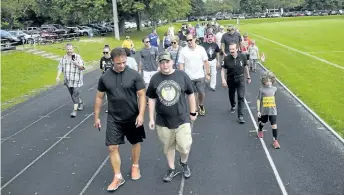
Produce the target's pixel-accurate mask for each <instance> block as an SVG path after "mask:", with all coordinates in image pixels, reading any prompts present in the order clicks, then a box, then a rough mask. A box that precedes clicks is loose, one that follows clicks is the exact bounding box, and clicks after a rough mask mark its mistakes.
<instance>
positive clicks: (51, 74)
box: [1, 16, 344, 136]
mask: <svg viewBox="0 0 344 195" xmlns="http://www.w3.org/2000/svg"><path fill="white" fill-rule="evenodd" d="M195 23H196V22H193V24H195ZM235 23H236V21H235V20H231V21H220V24H222V25H228V24H235ZM174 25H175V28H176V29H179V27H180V25H181V23H176V24H174ZM238 27H239V29H240V31H241V32H248V33H249V36H250V37H251V39H255V40H256V42H257V44H258V46H259V48H260V51H261V52H264V53H265V56H266V58H267V61H266V62H265V64H264V65H265V66H266V67H267V68H269V69H271V70H272V71H273V72H274V73H275V74H276V75H277V76H278V78H279V79H280V80H281V81H282V82H283V83H285V84H286V85H287V86H288V88H289V89H291V90H292V91H293V92H294V93H295V94H296V95H297V96H298V97H299V98H301V99H302V100H303V101H304V102H305V103H306V104H307V105H308V106H310V107H311V108H312V109H313V110H314V111H315V112H316V113H317V114H319V115H320V116H321V117H322V118H323V119H324V120H325V121H326V122H328V123H329V124H330V125H331V126H332V127H333V128H334V129H335V130H336V131H337V132H339V134H341V135H342V136H344V114H342V110H344V85H343V83H344V70H342V69H340V68H336V67H333V66H331V65H329V64H327V63H324V62H321V61H319V60H316V59H314V58H311V57H309V56H306V55H304V54H302V53H299V52H296V51H293V50H289V49H287V48H285V47H283V46H280V45H278V44H276V43H272V42H270V41H267V40H266V39H269V40H272V41H275V42H278V43H280V44H283V45H286V46H289V47H292V48H294V49H297V50H299V51H302V52H308V53H309V54H311V55H313V56H316V57H319V58H322V59H324V60H327V61H329V62H332V63H335V64H337V65H339V66H344V39H343V38H342V36H341V35H342V34H343V31H344V16H328V17H326V16H320V17H296V18H274V19H248V20H240V25H238ZM166 30H167V27H166V26H163V27H159V28H158V34H159V35H160V37H162V35H163V33H164V32H165V31H166ZM149 32H150V29H146V30H144V31H143V32H133V33H130V34H129V35H130V36H131V37H132V39H133V40H134V42H135V46H136V49H137V50H139V49H140V48H142V45H143V44H142V42H141V39H142V38H143V37H144V36H146V35H147V34H148V33H149ZM124 36H125V35H124ZM259 36H262V37H264V38H266V39H263V38H261V37H259ZM122 38H123V37H122ZM93 39H97V40H98V42H86V41H85V40H90V39H88V38H84V39H82V40H81V41H79V42H74V44H75V45H76V46H78V48H79V50H80V54H81V55H82V57H83V58H84V60H85V61H92V60H98V59H99V58H100V56H101V51H102V48H103V46H104V44H109V45H110V46H111V47H112V48H114V47H116V46H120V45H121V43H122V41H117V40H115V39H114V38H112V37H101V38H93ZM99 40H100V41H99ZM63 45H64V44H54V45H53V47H50V46H39V49H41V50H45V51H47V52H51V53H55V54H58V55H60V56H62V55H63V54H64V53H65V51H64V50H62V49H61V48H63ZM11 55H13V56H11ZM28 55H30V57H31V59H33V60H30V61H27V60H24V59H25V57H26V59H28V58H29V56H28ZM32 56H33V55H31V54H25V53H21V52H13V54H6V55H2V67H3V68H2V100H1V102H2V103H3V102H6V101H9V100H13V99H19V100H20V99H21V98H20V97H22V96H23V95H24V94H30V92H31V91H32V90H34V89H40V88H42V87H43V86H45V85H50V84H52V83H54V78H55V74H56V62H54V61H51V60H47V59H43V58H40V57H37V56H35V57H34V58H32ZM13 57H15V58H13ZM29 59H30V58H29ZM13 64H16V65H18V64H19V65H20V66H21V67H20V68H18V69H15V70H13V69H11V66H13ZM47 64H48V65H47ZM50 64H51V65H50ZM32 67H35V68H37V69H36V71H33V70H31V68H32ZM42 67H43V68H42ZM13 71H15V74H16V75H23V77H18V76H16V77H13V76H11V75H13V74H14V72H13ZM32 75H37V77H35V76H32ZM26 77H28V78H26ZM38 81H40V82H38ZM13 85H15V86H16V88H18V89H15V90H13V91H12V86H13ZM10 89H11V90H10ZM36 91H37V90H36ZM11 105H12V103H11ZM2 107H3V108H4V107H5V108H6V104H5V105H3V106H2Z"/></svg>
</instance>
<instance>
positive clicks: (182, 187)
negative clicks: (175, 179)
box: [178, 173, 185, 195]
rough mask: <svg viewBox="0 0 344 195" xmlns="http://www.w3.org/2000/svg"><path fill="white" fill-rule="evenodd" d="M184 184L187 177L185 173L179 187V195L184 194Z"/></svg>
mask: <svg viewBox="0 0 344 195" xmlns="http://www.w3.org/2000/svg"><path fill="white" fill-rule="evenodd" d="M184 185H185V178H184V176H183V173H182V180H181V181H180V187H179V191H178V195H183V193H184Z"/></svg>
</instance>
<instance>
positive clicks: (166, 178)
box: [163, 169, 179, 182]
mask: <svg viewBox="0 0 344 195" xmlns="http://www.w3.org/2000/svg"><path fill="white" fill-rule="evenodd" d="M178 174H179V172H178V171H176V170H175V169H169V170H168V171H167V172H166V173H165V175H164V178H163V180H164V182H171V181H172V180H173V178H174V177H175V176H176V175H178Z"/></svg>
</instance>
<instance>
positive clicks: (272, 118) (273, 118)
mask: <svg viewBox="0 0 344 195" xmlns="http://www.w3.org/2000/svg"><path fill="white" fill-rule="evenodd" d="M258 121H260V122H262V123H267V122H268V121H270V124H271V125H276V124H277V115H262V116H260V118H258Z"/></svg>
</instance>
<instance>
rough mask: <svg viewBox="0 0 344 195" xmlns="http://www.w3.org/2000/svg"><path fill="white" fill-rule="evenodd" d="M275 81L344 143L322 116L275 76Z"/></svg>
mask: <svg viewBox="0 0 344 195" xmlns="http://www.w3.org/2000/svg"><path fill="white" fill-rule="evenodd" d="M257 64H259V65H260V66H261V67H262V68H263V69H264V70H267V68H266V67H265V66H263V64H261V63H257ZM276 81H277V82H278V83H279V84H280V85H281V86H282V87H283V88H284V89H285V90H286V91H288V92H289V94H290V95H291V96H293V98H295V99H296V100H297V101H298V102H299V103H300V104H301V105H302V106H303V107H304V108H306V110H308V112H310V113H311V114H312V115H313V116H314V117H315V118H316V119H318V121H319V122H320V123H321V124H322V125H324V126H325V127H326V128H327V129H328V130H330V132H331V133H332V134H333V135H334V136H335V137H336V138H338V140H339V141H340V142H342V143H343V144H344V139H343V138H342V137H341V136H340V135H339V134H338V133H337V132H336V131H335V130H333V129H332V127H331V126H330V125H328V124H327V123H326V122H325V121H324V120H323V119H322V118H320V116H318V115H317V114H316V113H315V112H314V111H313V110H312V109H311V108H309V107H308V106H307V105H306V104H305V103H304V102H303V101H302V100H300V99H299V98H298V97H297V96H296V95H295V94H294V93H293V92H292V91H290V89H289V88H288V87H287V86H285V85H284V84H283V83H282V82H281V81H280V80H279V79H278V78H276Z"/></svg>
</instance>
